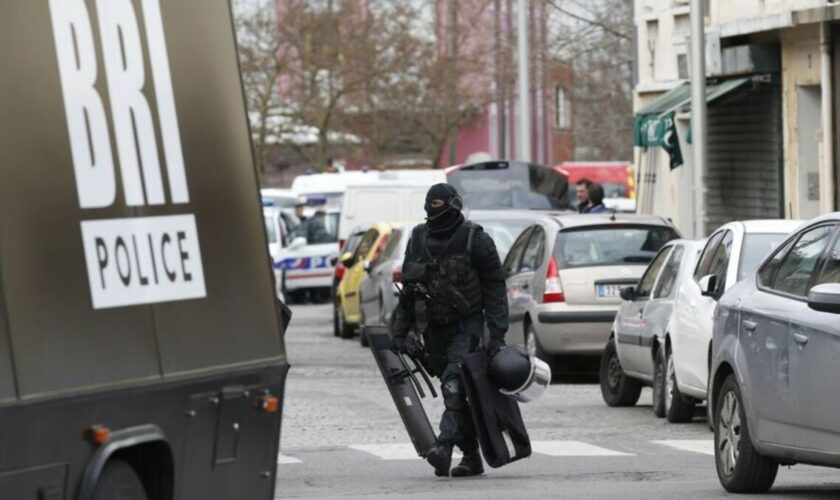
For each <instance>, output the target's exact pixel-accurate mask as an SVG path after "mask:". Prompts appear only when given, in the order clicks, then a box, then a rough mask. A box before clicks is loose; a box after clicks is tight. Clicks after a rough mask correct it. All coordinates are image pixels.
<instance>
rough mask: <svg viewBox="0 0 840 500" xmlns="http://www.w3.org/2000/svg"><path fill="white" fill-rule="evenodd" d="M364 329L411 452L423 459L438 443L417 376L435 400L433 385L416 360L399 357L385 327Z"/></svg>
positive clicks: (400, 355) (408, 357) (367, 327)
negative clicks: (411, 446) (398, 413)
mask: <svg viewBox="0 0 840 500" xmlns="http://www.w3.org/2000/svg"><path fill="white" fill-rule="evenodd" d="M364 330H365V331H364V334H365V335H367V338H368V342H369V343H370V349H371V351H372V352H373V357H374V358H375V359H376V364H377V365H378V366H379V371H380V372H381V373H382V377H383V378H384V379H385V385H387V386H388V391H389V392H390V393H391V397H392V398H393V399H394V404H396V405H397V411H399V412H400V417H401V418H402V421H403V424H404V425H405V430H406V431H407V432H408V436H409V437H410V438H411V442H412V444H413V445H414V449H415V450H417V454H418V455H419V456H421V457H423V458H425V457H426V455H427V454H428V452H429V451H430V450H431V449H432V448H433V447H434V446H435V445H436V444H437V437H436V436H435V432H434V430H432V424H431V423H430V422H429V417H428V416H427V415H426V411H425V410H424V409H423V404H422V402H421V401H420V398H421V397H425V392H424V391H423V387H422V385H421V383H420V381H419V380H418V378H417V375H420V377H421V378H422V379H423V381H424V382H425V383H426V384H427V385H428V386H429V390H430V392H431V393H432V395H433V396H434V397H437V393H436V392H435V389H434V386H433V385H432V382H431V380H430V379H429V376H428V374H427V373H426V371H425V370H424V369H423V366H422V364H421V363H420V362H419V361H417V359H416V358H413V357H411V356H405V355H402V354H398V353H397V352H396V351H395V350H394V348H393V344H392V342H391V334H390V332H389V330H388V328H387V327H383V326H366V327H364ZM418 393H419V396H418Z"/></svg>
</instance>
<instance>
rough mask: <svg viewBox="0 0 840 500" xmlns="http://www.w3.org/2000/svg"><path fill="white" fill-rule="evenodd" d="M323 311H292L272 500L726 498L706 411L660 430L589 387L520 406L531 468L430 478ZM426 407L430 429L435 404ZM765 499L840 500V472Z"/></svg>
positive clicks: (786, 486) (817, 474) (366, 357)
mask: <svg viewBox="0 0 840 500" xmlns="http://www.w3.org/2000/svg"><path fill="white" fill-rule="evenodd" d="M331 307H332V306H330V305H317V306H308V305H307V306H294V307H293V311H294V316H293V318H292V323H291V326H290V327H289V331H288V332H287V333H286V347H287V351H288V355H289V362H290V363H291V365H292V368H291V371H290V372H289V377H288V381H287V384H286V400H285V402H284V408H283V427H282V437H281V454H280V456H279V457H278V469H277V490H276V491H277V493H276V498H338V497H363V498H459V499H468V498H480V499H482V500H484V499H490V498H515V497H520V498H569V499H602V498H603V499H607V498H621V499H650V498H663V499H668V498H722V497H726V496H730V495H727V494H726V493H725V492H724V491H723V489H722V488H721V487H720V484H719V483H718V479H717V476H716V473H715V468H714V458H713V451H712V450H713V443H712V434H711V432H710V431H709V428H708V425H707V423H706V419H705V418H704V415H703V413H704V410H705V409H703V410H699V411H698V413H697V417H696V418H695V420H694V422H692V423H690V424H682V425H676V424H668V423H667V422H666V421H665V420H663V419H657V418H655V417H654V416H653V413H652V411H651V408H650V399H651V394H650V391H649V390H647V389H646V390H645V392H643V393H642V398H641V400H640V402H639V405H638V406H636V407H633V408H608V407H607V406H606V405H605V404H604V402H603V401H602V399H601V395H600V390H599V388H598V385H597V384H595V383H592V381H588V382H587V383H564V382H563V381H560V382H559V383H554V384H552V385H551V387H549V389H548V391H547V392H546V394H545V395H544V396H543V397H542V398H541V399H540V400H538V401H536V402H533V403H529V404H525V405H522V406H521V408H522V413H523V418H524V419H525V423H526V425H527V428H528V431H529V433H530V436H531V440H532V445H533V448H534V453H533V455H532V456H531V457H529V458H526V459H524V460H521V461H519V462H515V463H513V464H510V465H508V466H505V467H502V468H500V469H489V468H486V472H485V474H484V475H483V476H479V477H475V478H468V479H452V478H436V477H435V476H434V475H433V473H432V469H431V467H430V466H429V465H427V464H426V463H425V462H424V461H422V460H421V459H419V458H417V457H416V455H415V454H414V451H413V448H412V447H411V445H410V442H409V439H408V436H407V434H406V432H405V429H404V428H403V426H402V423H401V421H400V417H399V415H398V413H397V411H396V409H395V407H394V404H393V402H392V401H391V399H390V396H389V394H388V392H387V389H386V388H385V385H384V382H383V381H382V379H381V377H380V375H379V371H378V370H377V368H376V365H375V362H374V360H373V358H372V355H371V353H370V351H369V350H368V349H367V348H362V347H361V345H360V344H359V341H358V339H353V340H341V339H338V338H336V337H334V336H333V334H332V310H331ZM424 404H426V408H427V410H428V412H429V415H430V418H431V419H432V421H433V423H434V424H435V426H436V424H437V420H438V418H439V416H440V413H441V411H442V403H441V401H440V400H439V399H429V398H427V399H426V402H424ZM454 463H457V461H455V460H453V464H454ZM762 498H787V499H794V498H796V499H798V498H808V499H811V498H818V499H823V498H825V499H828V498H840V471H837V470H834V469H825V468H817V467H809V466H795V467H792V468H782V469H780V471H779V478H778V479H777V480H776V485H775V486H774V488H773V490H771V492H770V493H769V494H767V495H764V496H762Z"/></svg>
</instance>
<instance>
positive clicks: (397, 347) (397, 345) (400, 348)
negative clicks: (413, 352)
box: [391, 335, 408, 354]
mask: <svg viewBox="0 0 840 500" xmlns="http://www.w3.org/2000/svg"><path fill="white" fill-rule="evenodd" d="M391 347H393V348H394V351H395V352H397V353H399V354H407V352H408V343H407V342H406V338H405V337H404V336H402V335H395V336H394V337H393V338H392V339H391Z"/></svg>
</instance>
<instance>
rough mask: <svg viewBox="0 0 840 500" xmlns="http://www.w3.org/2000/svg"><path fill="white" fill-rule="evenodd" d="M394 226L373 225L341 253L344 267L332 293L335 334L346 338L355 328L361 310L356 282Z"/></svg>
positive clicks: (381, 247)
mask: <svg viewBox="0 0 840 500" xmlns="http://www.w3.org/2000/svg"><path fill="white" fill-rule="evenodd" d="M394 227H395V225H394V224H385V223H379V224H374V225H373V226H371V227H370V229H368V230H367V231H365V234H364V235H363V236H362V240H361V241H360V242H359V246H358V247H356V251H355V252H353V253H352V254H350V253H346V254H344V255H342V256H341V263H342V264H344V266H346V268H347V270H346V271H345V272H344V277H343V278H341V282H340V283H339V284H338V288H337V290H336V294H335V295H336V299H335V300H336V304H335V314H334V318H335V328H336V333H337V334H338V336H339V337H342V338H350V337H352V336H353V334H354V332H355V330H356V329H357V328H358V326H359V320H360V312H361V307H360V303H359V285H361V283H362V280H363V279H364V278H365V276H367V269H368V264H369V263H370V262H371V261H373V260H375V259H376V257H377V256H378V255H379V254H380V253H381V252H382V249H383V248H385V245H386V244H388V237H389V236H390V235H391V231H392V230H393V228H394Z"/></svg>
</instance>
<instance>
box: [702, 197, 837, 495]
mask: <svg viewBox="0 0 840 500" xmlns="http://www.w3.org/2000/svg"><path fill="white" fill-rule="evenodd" d="M713 350H714V351H713V358H712V371H711V372H710V373H711V374H712V376H711V383H710V384H709V401H710V402H713V403H714V404H713V407H712V408H711V411H710V414H711V415H713V420H714V429H715V444H716V446H715V460H716V462H717V471H718V477H719V478H720V481H721V484H722V485H723V487H724V488H726V489H727V490H728V491H731V492H741V493H747V492H763V491H767V490H769V489H770V487H771V486H772V485H773V482H774V480H775V478H776V472H777V470H778V466H779V464H784V465H789V464H794V463H808V464H814V465H825V466H829V467H840V418H838V416H840V398H838V397H837V387H838V384H840V212H838V213H834V214H831V215H827V216H824V217H821V218H819V219H815V220H814V221H811V222H810V223H808V224H807V225H806V226H804V227H802V228H800V229H799V230H797V231H796V232H795V233H793V234H792V235H791V236H790V237H789V238H788V239H787V241H786V242H785V243H783V244H782V245H780V246H779V248H778V249H777V250H776V251H775V252H773V253H772V254H771V255H770V257H768V258H767V259H766V260H765V261H764V263H763V264H761V266H759V268H758V270H757V271H756V272H755V273H753V274H752V275H750V276H748V277H747V278H745V279H744V280H742V281H740V282H739V283H737V284H736V285H735V286H733V287H732V288H730V289H729V291H727V292H726V293H725V294H724V295H723V297H722V298H721V300H720V302H719V305H718V307H717V310H716V312H715V321H714V338H713Z"/></svg>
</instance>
